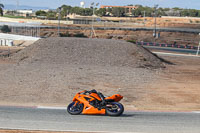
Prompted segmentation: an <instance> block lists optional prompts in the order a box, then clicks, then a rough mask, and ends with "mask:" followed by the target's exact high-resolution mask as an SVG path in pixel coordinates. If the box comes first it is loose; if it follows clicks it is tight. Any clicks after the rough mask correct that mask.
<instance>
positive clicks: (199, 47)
mask: <svg viewBox="0 0 200 133" xmlns="http://www.w3.org/2000/svg"><path fill="white" fill-rule="evenodd" d="M199 35H200V33H199ZM199 50H200V41H199V46H198V49H197V53H196V56H198V55H199Z"/></svg>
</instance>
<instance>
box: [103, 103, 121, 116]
mask: <svg viewBox="0 0 200 133" xmlns="http://www.w3.org/2000/svg"><path fill="white" fill-rule="evenodd" d="M123 112H124V106H123V105H122V104H121V103H118V102H112V103H110V104H108V105H106V114H107V115H109V116H120V115H121V114H122V113H123Z"/></svg>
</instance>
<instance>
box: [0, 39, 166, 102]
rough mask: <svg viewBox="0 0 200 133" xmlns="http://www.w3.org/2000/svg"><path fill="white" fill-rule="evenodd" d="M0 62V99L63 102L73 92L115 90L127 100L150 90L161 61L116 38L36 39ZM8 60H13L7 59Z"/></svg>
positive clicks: (68, 99)
mask: <svg viewBox="0 0 200 133" xmlns="http://www.w3.org/2000/svg"><path fill="white" fill-rule="evenodd" d="M11 59H12V60H14V61H15V62H16V63H14V64H8V65H4V64H0V90H1V93H0V104H1V102H2V104H4V103H13V102H16V103H17V104H18V103H19V104H30V105H49V104H50V105H52V104H53V105H56V106H57V105H66V103H70V102H71V100H72V98H73V96H74V95H75V93H77V92H78V91H82V90H91V89H97V91H100V92H102V93H103V94H105V95H106V96H109V95H112V94H114V93H120V94H122V95H123V96H124V99H123V101H122V102H123V103H125V104H130V105H132V104H133V103H134V102H135V100H139V101H140V100H143V99H145V97H146V95H147V94H149V93H152V90H149V89H148V84H149V83H150V82H153V81H154V80H156V79H157V74H158V73H159V71H160V69H153V70H152V69H146V68H160V67H162V66H163V65H162V62H161V61H160V60H159V59H158V58H157V57H156V56H154V55H153V54H151V53H150V52H148V51H147V50H145V49H143V48H142V47H139V46H137V45H134V44H132V43H128V42H125V41H118V40H104V39H83V38H48V39H41V40H39V41H37V42H35V43H34V44H32V45H30V46H28V47H27V48H25V49H23V50H21V51H19V52H18V53H16V54H14V55H12V56H11ZM11 62H13V61H11Z"/></svg>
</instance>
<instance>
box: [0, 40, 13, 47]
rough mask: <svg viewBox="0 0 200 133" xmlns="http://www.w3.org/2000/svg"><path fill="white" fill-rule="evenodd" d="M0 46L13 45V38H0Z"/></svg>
mask: <svg viewBox="0 0 200 133" xmlns="http://www.w3.org/2000/svg"><path fill="white" fill-rule="evenodd" d="M0 46H13V40H7V39H0Z"/></svg>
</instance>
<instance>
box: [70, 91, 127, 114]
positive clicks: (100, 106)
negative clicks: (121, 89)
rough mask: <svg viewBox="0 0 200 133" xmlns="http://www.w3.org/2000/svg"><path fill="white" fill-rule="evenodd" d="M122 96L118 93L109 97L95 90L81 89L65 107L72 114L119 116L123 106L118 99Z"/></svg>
mask: <svg viewBox="0 0 200 133" xmlns="http://www.w3.org/2000/svg"><path fill="white" fill-rule="evenodd" d="M122 98H123V96H121V95H120V94H115V95H113V96H110V97H106V98H105V97H104V95H103V94H102V93H100V92H97V91H96V90H91V91H86V90H85V91H81V92H79V93H77V94H76V95H75V97H74V98H73V102H72V103H70V104H69V105H68V107H67V111H68V112H69V113H70V114H72V115H78V114H81V113H82V114H106V115H109V116H119V115H121V114H122V113H123V112H124V107H123V105H122V104H121V103H119V101H120V100H121V99H122Z"/></svg>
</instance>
